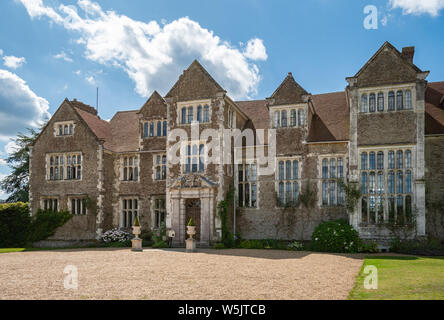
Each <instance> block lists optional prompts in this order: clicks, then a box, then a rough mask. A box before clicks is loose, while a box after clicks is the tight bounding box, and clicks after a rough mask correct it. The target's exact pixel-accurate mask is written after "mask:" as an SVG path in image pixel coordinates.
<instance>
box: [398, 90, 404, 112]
mask: <svg viewBox="0 0 444 320" xmlns="http://www.w3.org/2000/svg"><path fill="white" fill-rule="evenodd" d="M396 109H397V110H402V109H404V94H403V92H402V91H401V90H399V91H398V92H397V93H396Z"/></svg>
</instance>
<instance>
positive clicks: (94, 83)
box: [85, 76, 96, 86]
mask: <svg viewBox="0 0 444 320" xmlns="http://www.w3.org/2000/svg"><path fill="white" fill-rule="evenodd" d="M85 80H86V81H87V82H88V83H89V84H90V85H92V86H95V85H96V79H95V78H94V77H93V76H88V77H86V78H85Z"/></svg>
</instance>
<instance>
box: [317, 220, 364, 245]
mask: <svg viewBox="0 0 444 320" xmlns="http://www.w3.org/2000/svg"><path fill="white" fill-rule="evenodd" d="M311 237H312V245H311V247H312V249H313V250H314V251H320V252H337V253H356V252H358V250H359V248H360V243H361V241H360V239H359V235H358V232H357V231H356V230H355V229H354V228H353V227H352V226H351V225H349V224H348V223H347V221H345V220H336V221H328V222H322V223H321V224H319V225H318V226H317V227H316V229H315V230H314V232H313V234H312V236H311Z"/></svg>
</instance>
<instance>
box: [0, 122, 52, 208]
mask: <svg viewBox="0 0 444 320" xmlns="http://www.w3.org/2000/svg"><path fill="white" fill-rule="evenodd" d="M45 125H46V122H45V123H44V124H42V125H41V126H40V127H39V128H37V129H34V128H27V130H28V133H27V134H24V133H21V132H20V133H19V134H18V135H17V137H16V138H15V139H12V141H13V142H15V144H16V146H17V147H16V148H15V150H14V151H13V152H12V153H10V154H9V155H8V158H6V163H7V164H8V166H9V168H11V170H12V172H11V174H10V175H9V176H6V177H5V178H4V179H3V180H2V181H0V188H1V189H2V190H4V191H6V192H7V193H8V194H9V197H8V199H7V200H6V202H28V201H29V145H31V144H33V143H34V142H35V140H36V139H37V136H38V135H39V133H40V132H41V130H42V129H43V128H44V126H45Z"/></svg>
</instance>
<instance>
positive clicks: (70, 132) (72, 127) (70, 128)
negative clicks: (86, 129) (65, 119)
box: [69, 124, 74, 135]
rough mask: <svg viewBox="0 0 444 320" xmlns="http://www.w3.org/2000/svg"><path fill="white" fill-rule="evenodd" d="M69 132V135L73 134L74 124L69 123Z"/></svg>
mask: <svg viewBox="0 0 444 320" xmlns="http://www.w3.org/2000/svg"><path fill="white" fill-rule="evenodd" d="M69 134H70V135H73V134H74V126H73V125H72V124H70V125H69Z"/></svg>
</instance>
